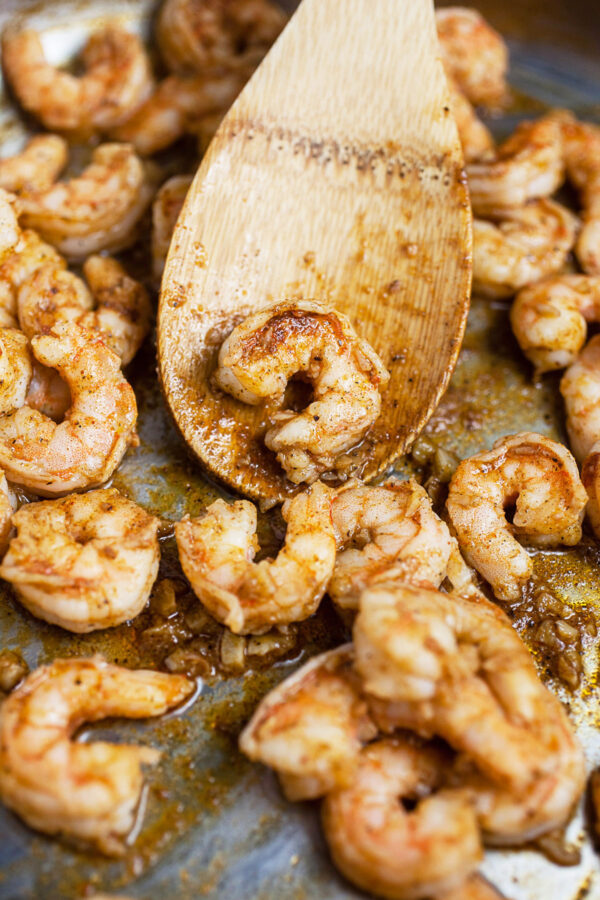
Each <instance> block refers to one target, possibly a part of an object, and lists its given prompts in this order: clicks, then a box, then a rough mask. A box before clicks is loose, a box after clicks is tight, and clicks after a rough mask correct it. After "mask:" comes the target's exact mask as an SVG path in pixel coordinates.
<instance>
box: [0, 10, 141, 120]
mask: <svg viewBox="0 0 600 900" xmlns="http://www.w3.org/2000/svg"><path fill="white" fill-rule="evenodd" d="M2 62H3V66H4V72H5V74H6V76H7V78H8V81H9V83H10V86H11V87H12V89H13V90H14V92H15V94H16V95H17V98H18V100H19V102H20V103H21V105H22V106H23V107H24V108H25V109H26V110H27V111H28V112H30V113H32V114H33V115H34V116H36V117H37V118H38V119H40V121H41V122H42V123H43V124H44V125H45V127H46V128H48V129H49V130H50V131H54V130H56V131H73V132H81V133H82V134H84V135H87V134H89V133H91V132H93V131H98V130H106V129H108V128H113V127H114V126H116V125H119V124H120V123H121V122H123V121H124V120H125V119H126V118H128V117H129V116H131V114H132V113H134V112H135V110H136V109H137V107H138V106H139V105H140V103H142V102H143V101H144V100H145V99H146V97H147V96H148V94H149V93H150V91H151V89H152V74H151V70H150V63H149V59H148V55H147V53H146V50H145V48H144V45H143V43H142V41H141V40H140V38H139V37H138V36H137V35H135V34H131V33H130V32H128V31H125V30H124V29H123V28H120V27H119V26H118V25H114V24H113V25H107V26H106V27H105V28H103V29H102V30H100V31H97V32H95V33H94V34H92V35H91V37H90V38H89V40H88V42H87V44H86V46H85V48H84V50H83V53H82V62H83V65H84V67H85V70H86V71H85V74H84V75H82V76H81V77H79V78H78V77H76V76H74V75H71V74H69V73H68V72H65V71H60V70H59V69H56V68H55V67H54V66H52V65H50V63H48V61H47V60H46V56H45V54H44V49H43V47H42V42H41V40H40V37H39V35H38V33H37V32H36V31H31V30H25V31H17V32H15V31H11V30H9V31H7V32H5V34H4V36H3V38H2Z"/></svg>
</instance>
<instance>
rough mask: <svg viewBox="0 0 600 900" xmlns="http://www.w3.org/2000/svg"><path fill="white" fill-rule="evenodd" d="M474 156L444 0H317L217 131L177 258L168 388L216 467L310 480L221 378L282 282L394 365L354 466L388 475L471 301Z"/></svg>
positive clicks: (249, 476) (265, 488)
mask: <svg viewBox="0 0 600 900" xmlns="http://www.w3.org/2000/svg"><path fill="white" fill-rule="evenodd" d="M462 165H463V162H462V154H461V151H460V147H459V143H458V136H457V132H456V127H455V124H454V121H453V118H452V115H451V113H450V109H449V98H448V90H447V86H446V82H445V78H444V74H443V70H442V65H441V62H440V60H439V53H438V46H437V38H436V32H435V23H434V17H433V8H432V4H431V0H344V2H343V3H340V0H303V2H302V3H301V5H300V7H299V9H298V11H297V12H296V13H295V15H294V17H293V18H292V20H291V22H290V24H289V25H288V26H287V28H286V29H285V31H284V32H283V33H282V35H281V36H280V38H279V40H278V41H277V43H276V44H275V45H274V46H273V48H272V49H271V51H270V53H269V54H268V56H267V57H266V59H265V60H264V61H263V63H262V64H261V66H260V67H259V69H258V70H257V72H256V73H255V74H254V76H253V77H252V79H251V80H250V82H249V83H248V85H247V86H246V87H245V88H244V90H243V91H242V93H241V94H240V96H239V97H238V99H237V100H236V102H235V103H234V105H233V107H232V108H231V110H230V111H229V113H228V115H227V116H226V118H225V120H224V121H223V123H222V125H221V127H220V128H219V131H218V132H217V134H216V136H215V138H214V140H213V142H212V143H211V145H210V147H209V149H208V151H207V153H206V156H205V157H204V159H203V161H202V164H201V165H200V168H199V169H198V173H197V174H196V177H195V179H194V182H193V184H192V186H191V188H190V191H189V193H188V196H187V200H186V203H185V206H184V208H183V210H182V213H181V216H180V218H179V221H178V223H177V226H176V229H175V233H174V236H173V239H172V242H171V248H170V252H169V257H168V259H167V264H166V267H165V273H164V276H163V283H162V295H161V300H160V309H159V323H158V353H159V371H160V378H161V382H162V386H163V390H164V393H165V396H166V399H167V402H168V405H169V407H170V409H171V412H172V414H173V417H174V419H175V422H176V423H177V425H178V427H179V429H180V431H181V433H182V435H183V437H184V438H185V440H186V441H187V443H188V444H189V446H190V447H191V449H192V450H193V451H194V453H195V454H196V455H197V456H198V458H199V459H200V461H201V462H202V464H203V465H204V466H206V467H207V468H208V469H209V470H210V471H211V472H212V473H213V474H214V475H216V476H218V477H219V478H220V479H222V480H223V481H225V482H226V483H227V484H228V485H230V486H231V487H232V488H235V489H236V490H237V491H240V492H241V493H243V494H247V495H248V496H250V497H253V498H261V499H263V500H267V501H276V500H281V499H282V498H284V497H287V496H290V495H291V494H293V493H295V492H296V491H297V490H298V487H297V486H294V485H292V484H291V483H290V482H288V481H287V479H286V477H285V475H284V473H283V471H282V469H281V468H280V467H279V464H278V463H277V461H276V459H275V456H274V455H273V454H272V453H271V452H270V451H269V450H267V449H266V448H265V446H264V444H263V442H262V436H263V435H264V432H265V430H266V427H267V422H266V420H265V414H264V411H263V410H262V409H261V407H258V408H256V407H251V406H247V405H245V404H243V403H240V402H238V401H236V400H234V399H233V398H232V397H229V396H228V395H225V394H223V393H220V392H219V391H218V390H217V389H216V388H213V386H212V385H211V375H212V373H213V372H214V369H215V366H216V357H217V353H218V349H219V346H220V344H221V343H222V341H223V340H224V339H225V337H226V336H227V335H228V334H229V332H230V331H231V330H232V328H233V327H234V325H235V324H237V323H238V322H239V321H241V320H242V319H243V318H245V317H246V316H247V315H248V314H249V313H250V312H253V311H256V310H257V309H260V308H261V307H263V306H265V305H267V304H270V303H273V302H275V301H277V300H283V299H299V298H314V299H318V300H321V301H323V302H324V303H327V304H331V305H332V306H334V307H335V308H336V309H338V310H340V311H341V312H343V313H345V314H346V315H347V316H349V318H350V319H351V321H352V322H353V324H354V326H355V328H356V330H357V331H358V333H359V334H360V336H361V337H364V338H366V339H367V340H368V341H369V342H370V344H371V345H372V346H373V347H374V348H375V350H376V351H377V352H378V353H379V354H380V355H381V357H382V359H383V361H384V362H385V364H386V365H387V366H388V368H389V370H390V373H391V379H390V382H389V385H388V387H387V389H386V390H385V393H384V395H383V409H382V413H381V416H380V418H379V420H378V421H377V422H376V424H375V426H374V427H373V429H372V431H371V432H370V433H369V434H368V436H367V438H366V439H365V440H363V442H362V444H361V445H360V446H359V447H357V448H356V450H354V451H352V453H351V454H350V457H351V459H350V461H349V462H350V466H349V469H350V471H352V472H353V473H354V474H356V475H361V476H362V477H363V478H371V477H373V476H374V475H376V474H377V473H379V472H381V471H382V470H383V469H385V468H386V466H388V465H389V464H390V463H391V462H392V461H393V459H394V458H395V457H397V456H398V455H399V454H400V453H402V452H403V451H404V450H405V448H406V447H407V446H408V445H409V444H410V443H411V442H412V440H413V439H414V437H415V436H416V435H417V434H418V432H419V431H420V429H421V428H422V427H423V425H424V424H425V422H426V421H427V419H428V418H429V416H430V415H431V413H432V412H433V410H434V409H435V407H436V404H437V403H438V401H439V399H440V396H441V395H442V393H443V392H444V390H445V388H446V386H447V384H448V380H449V378H450V375H451V373H452V370H453V368H454V364H455V362H456V358H457V355H458V351H459V348H460V343H461V339H462V335H463V331H464V326H465V320H466V315H467V310H468V297H469V290H470V281H471V232H470V224H471V214H470V206H469V199H468V194H467V188H466V183H465V179H464V175H463V169H462Z"/></svg>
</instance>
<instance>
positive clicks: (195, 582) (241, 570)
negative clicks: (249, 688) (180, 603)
mask: <svg viewBox="0 0 600 900" xmlns="http://www.w3.org/2000/svg"><path fill="white" fill-rule="evenodd" d="M332 499H333V491H332V490H331V488H328V487H326V486H325V485H323V484H320V483H317V484H314V485H312V486H311V487H310V488H309V489H308V490H306V491H304V492H303V493H301V494H297V495H296V496H295V497H293V498H292V499H291V500H288V501H286V503H284V505H283V508H282V513H283V517H284V519H285V521H286V522H287V526H288V527H287V533H286V538H285V544H284V546H283V547H282V549H281V550H280V551H279V554H278V556H277V559H275V560H262V562H259V563H254V562H253V559H254V555H255V553H256V551H257V549H258V544H257V540H256V507H255V506H254V504H253V503H249V502H248V501H247V500H238V501H236V502H235V503H231V504H227V503H225V501H224V500H216V501H215V502H214V503H212V504H211V505H210V506H209V507H208V509H207V510H206V511H205V513H204V515H203V516H200V517H199V518H197V519H189V518H185V519H183V520H182V521H181V522H178V523H177V524H176V525H175V539H176V541H177V549H178V551H179V559H180V561H181V565H182V568H183V571H184V572H185V574H186V576H187V578H188V580H189V582H190V584H191V586H192V589H193V591H194V593H195V594H196V596H197V597H198V598H199V599H200V600H201V601H202V603H203V604H204V606H206V608H207V609H208V611H209V612H210V614H211V615H212V616H214V617H215V618H216V619H217V620H218V621H219V622H222V623H223V624H224V625H227V626H228V628H231V630H232V631H233V632H235V633H236V634H262V633H264V632H265V631H268V630H269V629H270V628H272V627H273V626H274V625H287V624H289V623H290V622H301V621H302V620H303V619H307V618H308V617H309V616H311V615H312V614H313V613H314V612H315V610H316V609H317V607H318V605H319V603H320V601H321V598H322V597H323V594H324V593H325V590H326V588H327V583H328V581H329V579H330V577H331V574H332V572H333V566H334V563H335V535H334V532H333V524H332V522H331V502H332Z"/></svg>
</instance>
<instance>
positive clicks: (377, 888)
mask: <svg viewBox="0 0 600 900" xmlns="http://www.w3.org/2000/svg"><path fill="white" fill-rule="evenodd" d="M447 763H448V754H447V752H444V751H443V750H442V749H441V748H439V747H436V746H434V745H427V744H425V745H423V744H420V743H417V742H416V741H414V740H411V739H409V738H395V739H391V738H388V739H386V740H381V741H377V742H376V743H374V744H371V745H370V746H369V747H365V749H364V750H363V751H362V753H361V759H360V765H359V768H358V772H357V773H356V775H355V776H354V779H353V782H352V784H351V785H350V786H349V787H346V788H341V789H340V790H337V791H334V792H333V793H331V794H328V795H327V797H326V798H325V801H324V803H323V829H324V831H325V838H326V840H327V843H328V844H329V849H330V851H331V855H332V857H333V861H334V863H335V864H336V866H337V867H338V869H339V870H340V871H341V872H342V873H343V874H344V875H345V876H346V878H348V879H349V880H350V881H351V882H353V884H356V885H358V887H360V888H363V889H364V890H366V891H368V892H369V894H376V895H378V896H380V897H389V898H391V900H404V898H410V900H416V898H420V897H423V898H424V897H431V895H432V894H436V895H437V894H438V893H444V892H446V891H448V890H451V889H453V888H455V887H457V886H458V885H460V884H462V883H463V882H464V881H465V880H466V878H468V877H469V875H471V874H472V873H473V872H474V870H475V869H476V868H477V865H478V863H479V861H480V860H481V858H482V856H483V849H482V846H481V837H480V832H479V827H478V824H477V817H476V815H475V812H474V810H473V807H472V805H471V803H470V800H469V796H468V793H467V792H465V791H462V790H456V789H444V788H441V789H440V785H441V782H442V776H443V773H444V769H445V768H446V766H447ZM403 801H409V802H411V803H415V808H414V809H412V810H411V811H410V812H409V811H408V810H407V809H406V807H405V806H404V805H403Z"/></svg>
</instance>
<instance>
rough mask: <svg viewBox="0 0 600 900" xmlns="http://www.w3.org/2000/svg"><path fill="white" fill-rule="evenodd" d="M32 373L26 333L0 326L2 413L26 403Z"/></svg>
mask: <svg viewBox="0 0 600 900" xmlns="http://www.w3.org/2000/svg"><path fill="white" fill-rule="evenodd" d="M32 374H33V365H32V358H31V353H30V351H29V342H28V340H27V338H26V337H25V335H24V334H23V333H22V332H21V331H17V329H16V328H0V415H2V414H4V413H11V412H13V410H15V409H19V408H20V407H21V406H24V405H25V398H26V397H27V392H28V390H29V384H30V382H31V378H32Z"/></svg>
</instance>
